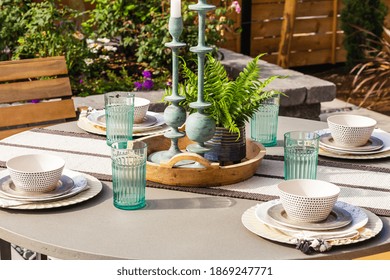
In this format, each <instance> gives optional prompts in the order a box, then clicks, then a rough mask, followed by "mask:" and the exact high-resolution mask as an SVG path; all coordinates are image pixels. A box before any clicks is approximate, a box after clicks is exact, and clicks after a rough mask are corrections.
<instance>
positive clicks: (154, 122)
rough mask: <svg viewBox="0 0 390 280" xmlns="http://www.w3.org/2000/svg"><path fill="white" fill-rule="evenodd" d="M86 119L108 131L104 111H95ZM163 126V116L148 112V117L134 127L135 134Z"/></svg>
mask: <svg viewBox="0 0 390 280" xmlns="http://www.w3.org/2000/svg"><path fill="white" fill-rule="evenodd" d="M86 118H87V120H88V121H89V122H90V123H91V124H92V125H93V126H98V127H100V128H101V129H102V130H105V129H106V117H105V110H104V109H103V110H94V111H93V112H92V113H90V114H88V115H87V117H86ZM163 124H165V121H164V116H163V115H161V114H159V113H156V112H151V111H148V112H146V116H145V118H144V121H143V122H142V123H135V124H134V125H133V132H134V133H137V132H142V131H147V130H150V129H153V128H156V127H159V126H161V125H163Z"/></svg>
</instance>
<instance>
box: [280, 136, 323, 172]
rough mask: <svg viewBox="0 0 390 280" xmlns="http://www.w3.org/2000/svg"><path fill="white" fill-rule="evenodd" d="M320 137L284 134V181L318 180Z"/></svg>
mask: <svg viewBox="0 0 390 280" xmlns="http://www.w3.org/2000/svg"><path fill="white" fill-rule="evenodd" d="M319 138H320V137H319V135H318V134H316V133H314V132H305V131H292V132H287V133H286V134H284V179H285V180H290V179H316V178H317V163H318V145H319Z"/></svg>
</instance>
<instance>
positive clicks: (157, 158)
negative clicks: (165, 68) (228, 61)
mask: <svg viewBox="0 0 390 280" xmlns="http://www.w3.org/2000/svg"><path fill="white" fill-rule="evenodd" d="M182 32H183V19H182V18H181V17H179V18H176V17H170V18H169V33H170V34H171V35H172V41H171V42H169V43H166V44H165V46H167V47H169V48H171V49H172V95H170V96H167V97H165V100H167V101H169V102H171V105H169V106H168V107H167V108H166V109H165V110H164V120H165V123H166V124H167V125H168V126H170V127H171V128H172V129H171V130H170V131H168V132H166V133H165V134H164V136H165V137H167V138H169V139H171V146H170V148H169V150H167V151H159V152H156V153H153V154H151V155H150V156H149V161H151V162H154V163H160V162H164V161H168V160H169V159H171V158H172V157H173V156H174V155H177V154H180V153H181V151H180V149H179V146H178V140H179V138H182V137H184V136H185V133H184V132H180V131H179V127H181V126H182V125H183V124H184V123H185V121H186V111H185V109H184V108H182V107H181V106H179V102H180V101H182V100H184V99H185V98H184V97H182V96H180V95H179V94H178V87H179V58H178V52H179V48H181V47H184V46H185V45H186V44H185V43H181V42H179V41H178V39H179V37H180V34H181V33H182Z"/></svg>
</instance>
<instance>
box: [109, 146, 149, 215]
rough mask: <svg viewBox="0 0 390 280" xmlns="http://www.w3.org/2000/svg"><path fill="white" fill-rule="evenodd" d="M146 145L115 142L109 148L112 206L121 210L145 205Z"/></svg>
mask: <svg viewBox="0 0 390 280" xmlns="http://www.w3.org/2000/svg"><path fill="white" fill-rule="evenodd" d="M146 158H147V144H146V143H144V142H141V141H128V142H115V143H113V144H112V146H111V159H112V187H113V200H114V206H115V207H117V208H119V209H123V210H135V209H140V208H142V207H144V206H145V205H146V202H145V188H146Z"/></svg>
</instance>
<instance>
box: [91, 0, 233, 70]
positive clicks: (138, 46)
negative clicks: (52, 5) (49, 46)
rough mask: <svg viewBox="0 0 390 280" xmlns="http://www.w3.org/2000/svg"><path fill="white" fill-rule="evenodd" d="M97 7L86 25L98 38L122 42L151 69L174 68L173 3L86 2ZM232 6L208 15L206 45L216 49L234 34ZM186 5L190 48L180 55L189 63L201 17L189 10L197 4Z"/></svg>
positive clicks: (154, 0) (223, 4)
mask: <svg viewBox="0 0 390 280" xmlns="http://www.w3.org/2000/svg"><path fill="white" fill-rule="evenodd" d="M86 2H91V3H93V4H95V5H96V8H95V9H94V10H93V11H91V14H90V19H89V20H88V21H86V22H84V23H83V27H84V28H85V30H87V31H88V32H89V33H91V32H94V35H95V36H97V37H108V38H117V37H118V38H120V39H121V44H122V46H123V48H124V52H125V53H126V54H127V56H133V57H135V58H136V59H137V62H144V63H147V64H148V65H150V66H151V67H165V68H170V67H171V59H172V55H171V51H170V49H168V48H167V47H165V43H167V42H170V41H171V40H172V38H171V36H170V34H169V32H168V20H169V6H170V1H169V0H163V1H161V0H148V1H138V0H127V1H124V0H86ZM229 2H231V1H226V0H222V1H220V3H219V5H218V6H217V8H216V10H215V12H210V13H208V18H207V26H206V42H207V44H208V45H210V46H212V47H216V45H218V44H220V43H222V42H224V40H225V38H224V30H225V29H229V30H230V31H231V32H234V29H233V24H234V22H233V20H231V19H228V18H227V17H226V15H227V14H229V13H231V12H232V9H233V8H231V7H230V6H229ZM185 3H186V4H185V5H182V17H183V24H184V26H185V28H184V30H183V33H182V34H181V39H180V40H181V41H183V42H184V43H186V44H187V47H185V48H181V49H180V50H179V51H180V55H181V56H183V57H184V58H185V59H188V58H189V57H190V56H191V53H190V52H189V48H190V47H191V46H196V45H197V43H198V41H197V40H198V25H197V23H198V21H197V20H198V14H197V13H196V12H194V11H190V10H189V9H188V5H190V4H195V3H196V1H186V2H185Z"/></svg>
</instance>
